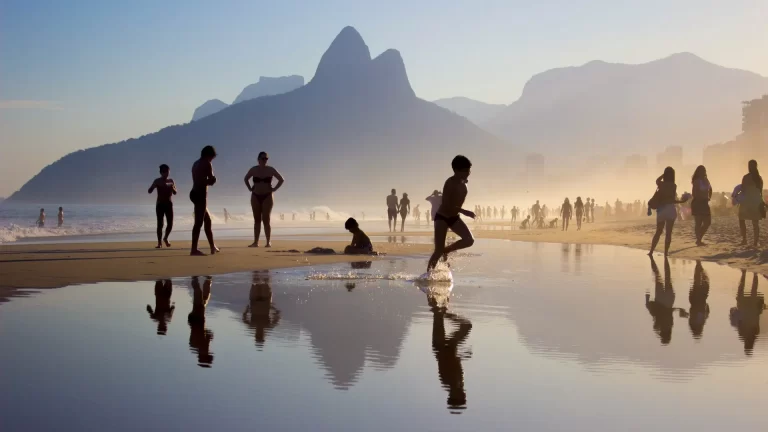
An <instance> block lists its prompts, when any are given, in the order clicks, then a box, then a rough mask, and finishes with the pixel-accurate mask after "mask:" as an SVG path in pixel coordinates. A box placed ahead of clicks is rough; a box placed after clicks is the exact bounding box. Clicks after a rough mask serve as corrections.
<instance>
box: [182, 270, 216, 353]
mask: <svg viewBox="0 0 768 432" xmlns="http://www.w3.org/2000/svg"><path fill="white" fill-rule="evenodd" d="M211 285H213V280H212V279H211V277H210V276H209V277H207V278H205V282H203V286H202V288H201V287H200V278H199V277H197V276H195V277H193V278H192V290H193V292H192V312H190V313H189V316H188V317H187V320H188V322H189V349H190V350H191V351H192V352H193V353H194V354H196V355H197V365H198V366H200V367H204V368H209V367H211V366H212V365H213V353H212V352H211V341H212V340H213V332H212V331H211V330H209V329H207V328H205V309H206V307H207V306H208V300H209V299H210V298H211Z"/></svg>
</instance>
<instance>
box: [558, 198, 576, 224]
mask: <svg viewBox="0 0 768 432" xmlns="http://www.w3.org/2000/svg"><path fill="white" fill-rule="evenodd" d="M560 217H561V218H562V219H563V231H568V225H569V223H570V221H571V217H573V207H572V206H571V202H570V201H569V200H568V198H567V197H566V198H565V201H563V205H562V207H561V208H560Z"/></svg>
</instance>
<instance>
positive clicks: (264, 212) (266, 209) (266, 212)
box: [261, 194, 275, 247]
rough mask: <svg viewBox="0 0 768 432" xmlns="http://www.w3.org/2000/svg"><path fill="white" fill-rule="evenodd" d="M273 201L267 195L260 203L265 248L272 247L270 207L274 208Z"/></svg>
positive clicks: (270, 195)
mask: <svg viewBox="0 0 768 432" xmlns="http://www.w3.org/2000/svg"><path fill="white" fill-rule="evenodd" d="M274 205H275V201H274V200H273V198H272V194H269V196H267V197H266V198H264V201H263V202H262V203H261V220H262V222H263V223H264V235H265V236H266V237H267V245H266V246H267V247H272V224H271V216H272V207H274Z"/></svg>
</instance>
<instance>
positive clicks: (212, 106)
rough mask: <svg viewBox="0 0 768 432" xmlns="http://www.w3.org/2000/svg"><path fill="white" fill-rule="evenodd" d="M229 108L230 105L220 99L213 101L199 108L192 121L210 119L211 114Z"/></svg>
mask: <svg viewBox="0 0 768 432" xmlns="http://www.w3.org/2000/svg"><path fill="white" fill-rule="evenodd" d="M228 106H229V105H227V104H226V103H224V102H222V101H220V100H218V99H211V100H209V101H207V102H205V103H204V104H202V105H200V106H199V107H197V109H196V110H195V113H194V114H192V121H195V120H200V119H201V118H203V117H208V116H209V115H211V114H216V113H217V112H219V111H221V110H223V109H224V108H226V107H228Z"/></svg>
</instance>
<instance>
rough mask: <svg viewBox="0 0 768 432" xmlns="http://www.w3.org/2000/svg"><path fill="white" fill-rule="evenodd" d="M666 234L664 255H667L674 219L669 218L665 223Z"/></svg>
mask: <svg viewBox="0 0 768 432" xmlns="http://www.w3.org/2000/svg"><path fill="white" fill-rule="evenodd" d="M665 226H666V231H667V232H666V236H665V237H664V256H668V255H669V246H670V245H671V244H672V228H674V226H675V219H670V220H668V221H667V222H666V223H665Z"/></svg>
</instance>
